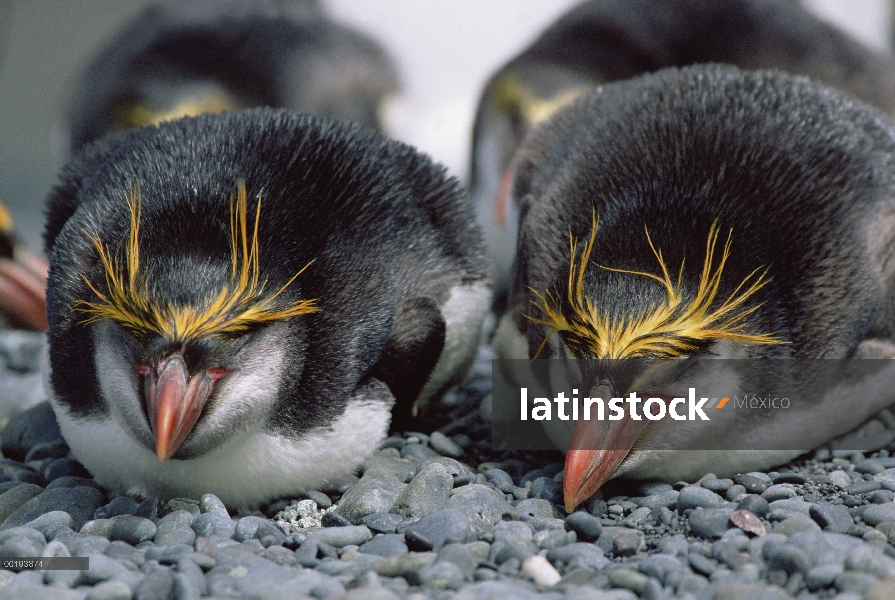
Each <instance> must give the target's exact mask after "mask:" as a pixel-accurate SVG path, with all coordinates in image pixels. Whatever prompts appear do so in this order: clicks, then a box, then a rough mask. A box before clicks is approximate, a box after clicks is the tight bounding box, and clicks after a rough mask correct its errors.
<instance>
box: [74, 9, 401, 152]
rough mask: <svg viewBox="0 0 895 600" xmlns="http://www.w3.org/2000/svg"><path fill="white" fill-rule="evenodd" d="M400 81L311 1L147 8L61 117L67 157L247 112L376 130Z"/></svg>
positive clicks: (373, 48)
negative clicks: (95, 144) (175, 122)
mask: <svg viewBox="0 0 895 600" xmlns="http://www.w3.org/2000/svg"><path fill="white" fill-rule="evenodd" d="M398 88H399V82H398V75H397V71H396V69H395V66H394V64H393V62H392V60H391V58H390V57H389V56H388V55H387V54H386V53H385V51H384V50H383V49H382V48H381V47H379V45H378V44H376V43H375V42H374V41H373V40H371V39H369V38H368V37H366V36H364V35H363V34H361V33H358V32H356V31H354V30H352V29H349V28H347V27H344V26H342V25H338V24H337V23H334V22H333V21H332V20H330V19H329V18H328V17H327V16H326V14H325V13H324V11H323V10H322V8H321V7H320V6H319V4H318V3H317V2H316V0H188V1H186V2H177V3H170V4H154V5H151V6H149V7H148V8H146V10H144V11H143V12H142V13H141V14H140V15H139V16H138V17H137V18H136V19H134V21H133V22H132V23H130V24H129V25H128V26H126V27H125V28H124V29H123V30H122V31H121V32H120V33H119V34H118V35H117V36H116V37H115V38H114V39H113V40H112V41H111V42H109V44H108V45H107V46H106V47H105V48H104V49H103V50H102V51H101V52H100V53H99V54H97V55H96V57H95V58H94V59H93V61H92V62H91V63H90V64H89V65H88V66H87V67H86V69H85V71H84V73H83V75H82V76H81V77H80V79H79V81H78V82H77V86H76V88H75V90H74V92H73V94H72V97H71V100H70V106H69V109H68V114H69V122H70V144H71V148H72V150H73V151H75V150H77V149H79V148H81V147H82V146H84V145H85V144H86V143H88V142H90V141H91V140H94V139H98V138H100V137H102V136H103V135H106V134H108V133H110V132H114V131H122V130H125V129H129V128H132V127H139V126H143V125H148V124H152V123H158V122H160V121H164V120H170V119H175V118H177V117H182V116H194V115H197V114H200V113H204V112H220V111H223V110H236V109H240V108H248V107H253V106H272V107H282V108H289V109H292V110H296V111H299V112H309V113H313V114H316V115H320V116H326V117H332V118H336V119H339V120H344V121H352V122H358V123H362V124H364V125H367V126H368V127H372V128H374V129H377V130H381V129H382V122H381V114H380V113H381V111H382V109H383V103H384V102H385V100H386V99H387V97H389V96H390V95H393V94H396V93H397V92H398Z"/></svg>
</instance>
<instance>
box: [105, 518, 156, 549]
mask: <svg viewBox="0 0 895 600" xmlns="http://www.w3.org/2000/svg"><path fill="white" fill-rule="evenodd" d="M157 530H158V527H156V524H155V523H153V522H152V521H150V520H149V519H144V518H142V517H135V516H133V515H126V516H123V517H120V518H118V519H116V520H115V523H114V524H113V525H112V539H113V540H121V541H122V542H127V543H128V544H133V545H137V544H139V543H140V542H142V541H145V540H151V539H152V538H154V537H155V534H156V531H157Z"/></svg>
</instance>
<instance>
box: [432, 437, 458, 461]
mask: <svg viewBox="0 0 895 600" xmlns="http://www.w3.org/2000/svg"><path fill="white" fill-rule="evenodd" d="M429 445H430V446H432V449H433V450H435V451H436V452H438V453H439V454H442V455H444V456H449V457H451V458H460V457H461V456H463V448H461V447H460V446H458V445H457V443H456V442H454V440H452V439H451V438H449V437H447V436H446V435H444V434H443V433H439V432H438V431H433V432H432V435H430V436H429Z"/></svg>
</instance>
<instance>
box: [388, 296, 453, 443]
mask: <svg viewBox="0 0 895 600" xmlns="http://www.w3.org/2000/svg"><path fill="white" fill-rule="evenodd" d="M445 331H446V326H445V322H444V317H443V316H442V314H441V310H440V309H439V307H438V304H437V303H436V302H435V300H434V299H433V298H430V297H428V296H414V297H412V298H407V299H405V300H402V301H401V303H400V304H399V305H398V308H397V311H396V313H395V318H394V322H393V325H392V331H391V337H390V338H389V340H388V342H386V344H385V348H384V349H383V351H382V357H381V358H380V359H379V362H378V363H376V366H374V367H373V370H372V371H371V372H370V376H371V377H374V378H376V379H379V380H380V381H383V382H385V384H386V385H387V386H388V387H389V389H390V390H391V391H392V394H393V395H394V396H395V408H394V410H393V412H392V415H393V416H392V425H393V427H394V428H397V429H400V428H401V427H403V426H405V425H407V424H409V423H410V420H411V418H412V417H413V408H414V403H415V402H416V399H417V398H418V397H419V395H420V392H421V391H422V390H423V387H424V386H425V385H426V382H427V381H428V380H429V376H430V375H431V374H432V371H433V370H434V369H435V364H436V363H437V362H438V359H439V357H440V356H441V350H442V348H443V347H444V339H445Z"/></svg>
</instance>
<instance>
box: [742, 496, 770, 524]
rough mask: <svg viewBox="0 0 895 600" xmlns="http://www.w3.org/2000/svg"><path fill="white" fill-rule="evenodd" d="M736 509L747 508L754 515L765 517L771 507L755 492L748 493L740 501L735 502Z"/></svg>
mask: <svg viewBox="0 0 895 600" xmlns="http://www.w3.org/2000/svg"><path fill="white" fill-rule="evenodd" d="M737 509H742V510H748V511H749V512H751V513H752V514H754V515H755V516H756V517H761V518H764V517H767V516H768V513H770V512H771V507H770V505H769V504H768V501H767V500H765V499H764V498H762V497H761V496H758V495H756V494H748V495H747V496H745V497H744V498H743V499H742V500H740V503H739V504H737Z"/></svg>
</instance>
